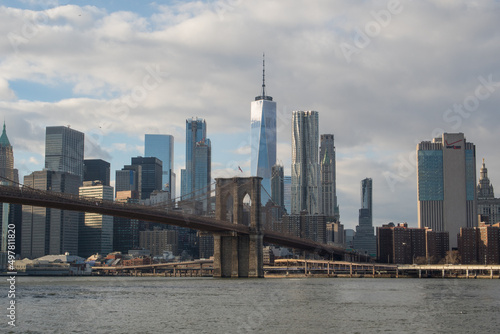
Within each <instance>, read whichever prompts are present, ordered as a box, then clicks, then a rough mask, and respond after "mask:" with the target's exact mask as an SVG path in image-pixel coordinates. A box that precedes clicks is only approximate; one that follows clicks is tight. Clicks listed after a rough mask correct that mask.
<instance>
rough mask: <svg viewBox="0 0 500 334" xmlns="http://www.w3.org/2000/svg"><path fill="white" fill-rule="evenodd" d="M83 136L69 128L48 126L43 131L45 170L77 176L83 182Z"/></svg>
mask: <svg viewBox="0 0 500 334" xmlns="http://www.w3.org/2000/svg"><path fill="white" fill-rule="evenodd" d="M84 141H85V140H84V134H83V133H82V132H79V131H76V130H73V129H71V128H70V127H69V126H68V127H66V126H48V127H47V128H46V131H45V168H46V169H48V170H51V171H56V172H67V173H71V174H75V175H78V177H79V178H80V183H81V182H82V181H83V153H84Z"/></svg>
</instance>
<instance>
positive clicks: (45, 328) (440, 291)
mask: <svg viewBox="0 0 500 334" xmlns="http://www.w3.org/2000/svg"><path fill="white" fill-rule="evenodd" d="M2 281H3V283H2V284H1V285H0V288H1V289H3V290H2V295H3V298H2V310H3V316H2V321H3V323H2V324H1V326H0V332H2V333H9V332H11V333H385V332H392V333H497V332H498V330H499V328H500V317H499V311H500V280H498V279H496V280H489V279H469V280H465V279H382V278H380V279H379V278H375V279H373V278H353V279H348V278H295V279H293V278H282V279H269V278H268V279H213V278H162V277H19V276H18V277H17V279H16V294H15V302H16V303H15V305H16V310H15V315H16V321H15V324H16V327H12V326H10V325H8V321H9V319H8V317H7V315H8V310H7V307H8V306H9V298H7V292H8V290H9V286H8V284H7V282H6V278H5V277H2Z"/></svg>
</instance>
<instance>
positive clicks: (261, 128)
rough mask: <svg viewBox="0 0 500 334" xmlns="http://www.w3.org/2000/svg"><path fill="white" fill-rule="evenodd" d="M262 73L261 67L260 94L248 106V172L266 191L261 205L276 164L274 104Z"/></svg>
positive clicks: (265, 194) (267, 197) (269, 191)
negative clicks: (259, 179) (249, 154)
mask: <svg viewBox="0 0 500 334" xmlns="http://www.w3.org/2000/svg"><path fill="white" fill-rule="evenodd" d="M263 65H264V62H263ZM264 73H265V72H264V67H263V72H262V94H261V95H260V96H257V97H255V101H252V103H251V106H250V126H251V134H250V138H251V139H250V140H251V143H250V145H251V159H250V163H251V167H250V172H251V174H252V176H260V177H262V182H261V184H262V187H263V188H264V189H265V190H266V191H267V193H266V191H264V192H263V193H262V196H261V198H262V202H263V203H262V204H265V202H267V201H268V200H269V199H270V198H269V196H271V176H272V168H273V166H274V165H275V164H276V102H274V101H273V98H272V97H271V96H268V95H266V89H265V87H266V85H265V80H264V79H265V76H264Z"/></svg>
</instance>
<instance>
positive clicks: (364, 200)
mask: <svg viewBox="0 0 500 334" xmlns="http://www.w3.org/2000/svg"><path fill="white" fill-rule="evenodd" d="M361 209H366V210H367V211H366V212H365V215H367V219H369V223H370V225H371V224H373V208H372V179H370V178H366V179H364V180H361Z"/></svg>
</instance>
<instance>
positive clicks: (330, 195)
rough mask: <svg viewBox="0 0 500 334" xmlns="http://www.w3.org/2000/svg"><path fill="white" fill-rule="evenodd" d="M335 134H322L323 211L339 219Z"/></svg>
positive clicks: (320, 150)
mask: <svg viewBox="0 0 500 334" xmlns="http://www.w3.org/2000/svg"><path fill="white" fill-rule="evenodd" d="M333 138H334V137H333V135H331V134H324V135H321V140H320V148H319V157H320V160H321V200H322V213H323V214H324V215H325V216H327V217H329V219H333V220H335V221H338V220H339V218H340V217H339V207H338V205H337V190H336V176H335V145H334V139H333Z"/></svg>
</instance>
